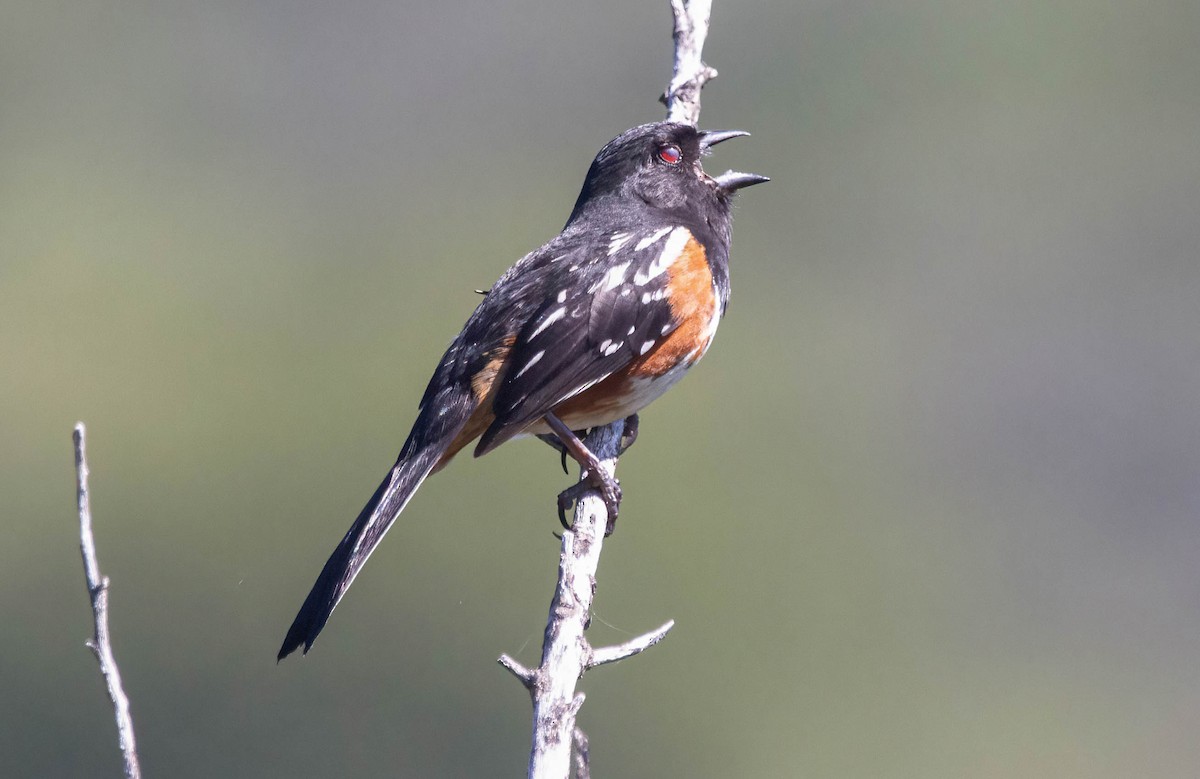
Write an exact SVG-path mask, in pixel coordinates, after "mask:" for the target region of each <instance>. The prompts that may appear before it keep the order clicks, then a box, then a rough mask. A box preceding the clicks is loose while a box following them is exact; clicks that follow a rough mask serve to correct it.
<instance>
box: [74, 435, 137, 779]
mask: <svg viewBox="0 0 1200 779" xmlns="http://www.w3.org/2000/svg"><path fill="white" fill-rule="evenodd" d="M86 435H87V431H86V430H85V428H84V426H83V423H82V422H78V423H76V424H75V434H74V436H73V438H74V440H75V487H76V496H77V498H78V503H79V550H80V552H81V553H82V555H83V575H84V577H85V578H86V579H87V588H88V596H89V597H90V598H91V600H92V618H93V621H94V622H95V633H94V635H93V636H92V638H91V639H89V640H88V642H87V647H88V649H91V650H92V654H94V655H95V656H96V660H97V661H98V662H99V663H100V673H101V674H103V675H104V683H105V684H106V685H108V697H109V699H110V700H111V701H112V705H113V713H114V715H115V716H116V720H117V739H118V742H119V743H120V746H121V755H122V756H123V757H124V758H125V777H126V779H140V777H141V775H142V768H141V766H140V765H139V764H138V756H137V744H136V743H135V741H134V737H133V717H132V716H131V715H130V713H129V698H128V697H126V695H125V688H124V687H123V686H122V685H121V671H120V669H118V668H117V660H116V658H115V657H113V651H112V641H111V638H110V636H109V633H108V577H107V576H102V575H101V574H100V563H99V561H98V560H97V559H96V539H95V537H94V536H93V535H92V506H91V501H90V500H89V498H88V465H87V449H86V440H85V439H86Z"/></svg>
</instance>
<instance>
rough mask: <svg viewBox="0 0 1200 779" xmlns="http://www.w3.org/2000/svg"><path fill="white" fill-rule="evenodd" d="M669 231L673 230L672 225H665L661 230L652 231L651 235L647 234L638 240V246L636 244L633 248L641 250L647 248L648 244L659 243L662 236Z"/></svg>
mask: <svg viewBox="0 0 1200 779" xmlns="http://www.w3.org/2000/svg"><path fill="white" fill-rule="evenodd" d="M669 232H671V228H670V227H664V228H663V229H661V230H656V231H655V232H653V233H651V234H650V235H647V236H646V237H645V238H643V239H642V240H640V241H638V242H637V246H634V247H633V248H634V249H636V250H637V251H639V252H640V251H641V250H642V249H645V248H646V247H647V246H650V245H651V244H655V243H658V241H659V239H660V238H662V237H663V236H664V235H666V234H667V233H669Z"/></svg>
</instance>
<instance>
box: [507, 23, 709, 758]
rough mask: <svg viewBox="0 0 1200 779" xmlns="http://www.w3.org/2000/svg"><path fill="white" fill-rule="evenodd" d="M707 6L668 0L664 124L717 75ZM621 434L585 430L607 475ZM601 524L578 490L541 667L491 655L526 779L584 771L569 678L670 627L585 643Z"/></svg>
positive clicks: (618, 428) (687, 113)
mask: <svg viewBox="0 0 1200 779" xmlns="http://www.w3.org/2000/svg"><path fill="white" fill-rule="evenodd" d="M711 8H712V0H671V10H672V12H673V13H674V16H675V26H674V35H673V37H674V40H675V68H674V76H673V78H672V79H671V83H670V85H669V86H668V87H667V91H666V93H665V94H664V95H663V97H662V102H663V103H665V104H666V105H667V119H668V120H670V121H675V122H683V123H686V124H691V125H693V126H694V125H696V123H697V122H698V121H699V119H700V90H701V89H702V88H703V87H704V84H705V83H706V82H708V81H709V80H710V79H712V78H714V77H716V75H717V71H715V70H714V69H712V68H710V67H708V66H707V65H705V64H704V62H703V61H702V60H701V59H700V54H701V51H702V49H703V48H704V40H705V38H706V37H708V19H709V13H710V10H711ZM623 431H624V423H623V422H614V423H612V424H610V425H606V426H604V427H599V428H595V429H593V430H592V431H591V433H590V434H589V435H588V437H587V439H586V440H585V444H586V446H587V447H588V449H589V450H591V451H592V453H593V454H595V455H596V457H597V459H599V460H600V464H601V467H603V468H604V469H605V470H607V471H608V473H609V474H610V475H611V474H613V473H614V472H615V470H616V467H617V457H618V456H619V454H620V447H621V435H622V433H623ZM607 524H608V509H607V508H606V507H605V505H604V500H603V498H602V497H601V496H600V494H599V492H598V491H596V490H590V491H588V492H586V493H584V495H583V496H582V497H581V498H580V499H579V500H578V501H577V502H576V504H575V519H574V523H573V524H572V527H571V529H570V530H568V531H566V532H564V533H563V536H562V551H561V553H560V555H559V564H558V584H557V586H556V587H555V590H554V598H553V600H552V601H551V602H550V617H549V619H548V620H547V623H546V633H545V638H544V640H543V643H542V661H541V665H539V666H538V667H537V668H533V669H530V668H526V667H525V666H523V665H521V664H520V663H518V662H517V661H516V660H514V659H513V658H512V657H509V656H508V655H507V654H504V655H501V656H500V658H499V663H500V664H501V665H502V666H504V667H505V668H507V669H508V670H509V671H510V672H511V673H512V674H513V675H514V676H516V677H517V679H518V680H520V682H521V684H523V685H524V686H525V688H526V689H527V690H528V691H529V695H530V697H531V698H532V699H533V743H532V747H531V749H530V755H529V774H528V776H529V777H530V778H531V779H565V778H566V777H567V776H568V775H569V774H570V771H571V751H572V746H573V745H574V746H575V747H576V763H577V776H579V777H586V776H588V775H589V773H590V771H589V767H588V759H589V751H590V747H589V744H588V739H587V735H586V734H584V732H583V731H582V730H580V729H579V728H577V727H576V725H575V720H576V716H577V715H578V714H579V709H580V707H581V706H582V705H583V701H584V695H583V693H576V692H575V683H576V682H577V681H578V680H579V679H580V677H582V676H583V674H584V672H585V671H587V670H589V669H591V668H595V667H596V666H598V665H604V664H606V663H613V662H616V661H618V660H623V659H625V658H627V657H631V656H633V655H635V654H638V653H639V652H642V651H644V650H646V649H648V648H649V647H651V646H654V645H655V644H656V643H658V642H659V641H661V640H662V639H663V637H664V636H666V634H667V631H669V630H670V629H671V628H672V627H673V626H674V624H675V623H674V621H668V622H667V623H666V624H664V625H663V626H661V627H659V628H658V629H657V630H654V631H651V632H650V633H647V634H645V635H642V636H639V637H637V638H634V639H632V640H630V641H627V642H625V643H624V644H621V645H619V646H612V647H602V648H599V649H594V648H592V646H591V644H590V643H589V642H588V640H587V638H586V637H585V635H584V631H585V630H586V629H587V627H588V624H589V623H590V618H591V609H592V599H593V597H594V596H595V593H596V569H597V568H598V567H599V564H600V551H601V547H602V546H603V542H604V530H605V527H606V526H607Z"/></svg>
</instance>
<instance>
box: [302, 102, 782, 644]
mask: <svg viewBox="0 0 1200 779" xmlns="http://www.w3.org/2000/svg"><path fill="white" fill-rule="evenodd" d="M746 134H747V133H744V132H740V131H727V132H714V131H708V132H703V131H700V130H697V129H696V128H694V127H691V126H688V125H684V124H674V123H670V122H658V123H655V124H646V125H642V126H640V127H635V128H633V129H632V130H628V131H626V132H624V133H622V134H621V135H619V136H618V137H617V138H615V139H613V140H612V141H611V142H610V143H608V144H607V145H606V146H605V147H604V148H603V149H601V150H600V153H599V154H597V155H596V159H595V160H594V161H593V162H592V166H591V168H590V169H589V170H588V173H587V178H586V179H585V180H584V182H583V190H582V191H581V192H580V193H579V199H578V200H576V201H575V208H574V210H573V211H572V212H571V217H570V219H568V220H567V224H566V226H565V227H564V228H563V230H562V232H561V233H559V234H558V236H557V237H555V238H554V239H553V240H552V241H550V242H549V243H547V244H546V245H545V246H543V247H542V248H540V249H538V250H537V251H534V252H532V253H530V254H528V255H526V256H525V257H524V258H522V259H521V260H520V261H519V262H517V263H516V264H515V265H513V266H512V267H511V268H509V269H508V270H507V271H506V272H505V273H504V275H503V276H501V277H500V280H499V281H497V282H496V284H495V285H494V286H493V287H492V288H491V289H490V290H488V291H487V292H486V293H485V297H484V299H483V302H482V303H480V304H479V307H478V308H477V309H475V313H474V314H472V315H471V318H470V319H468V320H467V324H466V326H464V327H463V329H462V332H461V333H459V334H458V336H457V337H456V338H455V339H454V341H453V342H452V343H451V344H450V348H449V349H447V350H446V354H445V355H444V356H443V357H442V361H441V362H440V363H439V364H438V367H437V370H436V371H434V374H433V378H432V379H431V380H430V382H429V386H428V388H427V389H426V390H425V395H424V397H423V398H422V399H421V405H420V407H419V409H418V415H417V421H416V423H415V424H414V425H413V428H412V432H410V433H409V434H408V440H407V441H405V442H404V448H403V449H401V450H400V456H399V458H397V460H396V464H395V465H393V466H392V468H391V471H389V472H388V475H387V477H386V478H384V480H383V483H382V484H380V485H379V488H378V489H376V490H375V494H374V495H372V496H371V499H370V500H369V501H367V505H366V506H365V507H364V508H363V510H362V512H361V513H360V514H359V515H358V519H356V520H354V524H353V525H351V527H350V530H349V531H348V532H347V533H346V535H345V537H343V538H342V540H341V543H339V544H338V547H337V549H335V550H334V552H333V555H332V556H331V557H330V558H329V561H328V562H327V563H325V568H324V569H323V570H322V571H321V575H320V576H319V577H318V578H317V582H316V584H314V585H313V588H312V591H311V592H310V593H309V594H308V598H307V599H305V601H304V605H303V606H301V607H300V613H299V614H297V615H296V619H295V621H294V622H293V623H292V626H291V628H290V629H289V630H288V633H287V637H286V638H285V639H284V641H283V647H282V648H281V649H280V650H279V658H280V659H283V658H284V657H285V656H287V655H288V654H290V653H291V652H293V651H295V650H296V649H297V648H299V646H300V645H301V644H303V645H304V651H305V652H307V651H308V650H309V648H311V647H312V644H313V641H314V640H316V638H317V635H318V634H319V633H320V632H321V629H322V628H323V627H324V626H325V622H326V620H327V619H329V615H330V613H331V612H332V611H333V609H334V607H335V606H336V605H337V603H338V601H339V600H341V597H342V595H343V594H345V592H346V589H347V588H348V587H349V586H350V583H351V582H352V581H354V577H355V576H356V575H357V574H358V572H359V570H360V569H361V568H362V566H363V564H364V563H366V561H367V558H368V557H369V556H370V554H371V552H372V551H373V550H374V549H375V546H376V545H377V544H378V543H379V541H380V539H382V538H383V535H384V533H386V532H387V530H388V528H389V527H391V525H392V523H393V522H395V521H396V517H397V516H399V514H400V512H401V511H403V510H404V507H405V505H406V504H407V503H408V501H409V498H411V497H412V495H413V493H414V492H416V490H417V487H419V486H420V485H421V482H422V481H424V480H425V478H426V477H427V476H429V474H431V473H433V472H434V471H437V470H438V469H440V468H442V467H443V466H445V465H446V463H448V462H449V461H450V458H452V457H453V456H454V455H455V454H456V453H457V452H458V451H459V450H460V449H462V448H463V447H464V446H466V445H467V444H469V443H471V442H472V441H474V440H476V439H479V443H478V444H476V446H475V456H476V457H478V456H480V455H482V454H486V453H488V452H490V451H492V450H493V449H495V448H496V447H497V446H499V445H500V444H502V443H504V442H505V441H507V440H509V439H510V438H513V437H515V436H517V435H521V434H529V433H532V434H537V435H540V436H543V437H546V438H548V439H550V440H553V441H554V442H555V443H556V444H559V445H561V446H564V447H565V451H569V452H570V453H571V454H572V455H573V456H574V457H575V458H576V459H578V460H579V461H580V462H581V463H582V464H583V465H584V466H585V467H587V468H588V470H589V475H590V477H591V479H592V480H593V482H594V483H595V484H596V486H599V487H601V489H602V493H603V494H604V495H605V499H606V502H608V503H609V505H610V516H615V508H616V506H615V503H616V500H615V498H616V494H617V493H616V490H617V487H616V482H615V479H613V478H612V477H611V476H608V475H607V474H605V472H604V471H603V470H602V469H600V468H598V467H597V462H596V458H595V457H594V456H593V455H592V454H591V453H590V452H589V451H588V450H587V449H586V447H584V446H583V444H582V443H581V442H580V441H579V439H578V437H577V436H576V435H575V434H574V433H572V431H579V430H584V429H586V428H590V427H594V426H597V425H605V424H608V423H609V422H614V421H616V420H618V419H624V418H626V417H629V416H631V415H633V414H636V413H637V412H638V411H639V410H640V409H642V408H643V407H645V406H646V405H647V404H648V403H650V402H651V401H652V400H654V399H655V398H657V397H658V396H659V395H661V394H662V393H663V392H665V391H666V390H667V388H668V387H670V386H671V385H672V384H674V383H675V382H676V381H678V380H679V379H680V378H681V377H682V376H683V374H684V373H685V372H687V370H688V368H690V367H691V366H692V365H694V364H695V363H696V362H697V361H698V360H699V359H700V358H701V357H702V356H703V355H704V352H705V351H706V350H707V349H708V346H709V344H710V343H711V342H712V339H713V335H714V333H716V330H717V323H718V322H719V321H720V319H721V315H722V314H723V313H724V311H725V304H726V301H727V300H728V299H729V241H730V233H731V226H732V222H731V205H732V203H731V200H732V197H733V195H734V193H735V192H736V191H737V190H739V189H741V188H742V187H747V186H750V185H751V184H758V183H760V182H763V181H766V180H767V179H766V177H764V176H756V175H753V174H749V173H735V172H733V171H729V172H727V173H724V174H722V175H720V176H717V177H716V178H713V177H711V176H709V175H708V174H706V173H705V172H704V169H703V168H702V167H701V165H700V158H701V157H702V156H704V155H705V154H706V153H707V152H708V150H709V148H710V147H712V146H715V145H716V144H718V143H721V142H722V141H726V140H728V139H730V138H736V137H738V136H741V135H746ZM564 494H566V493H564ZM560 505H561V502H560Z"/></svg>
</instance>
